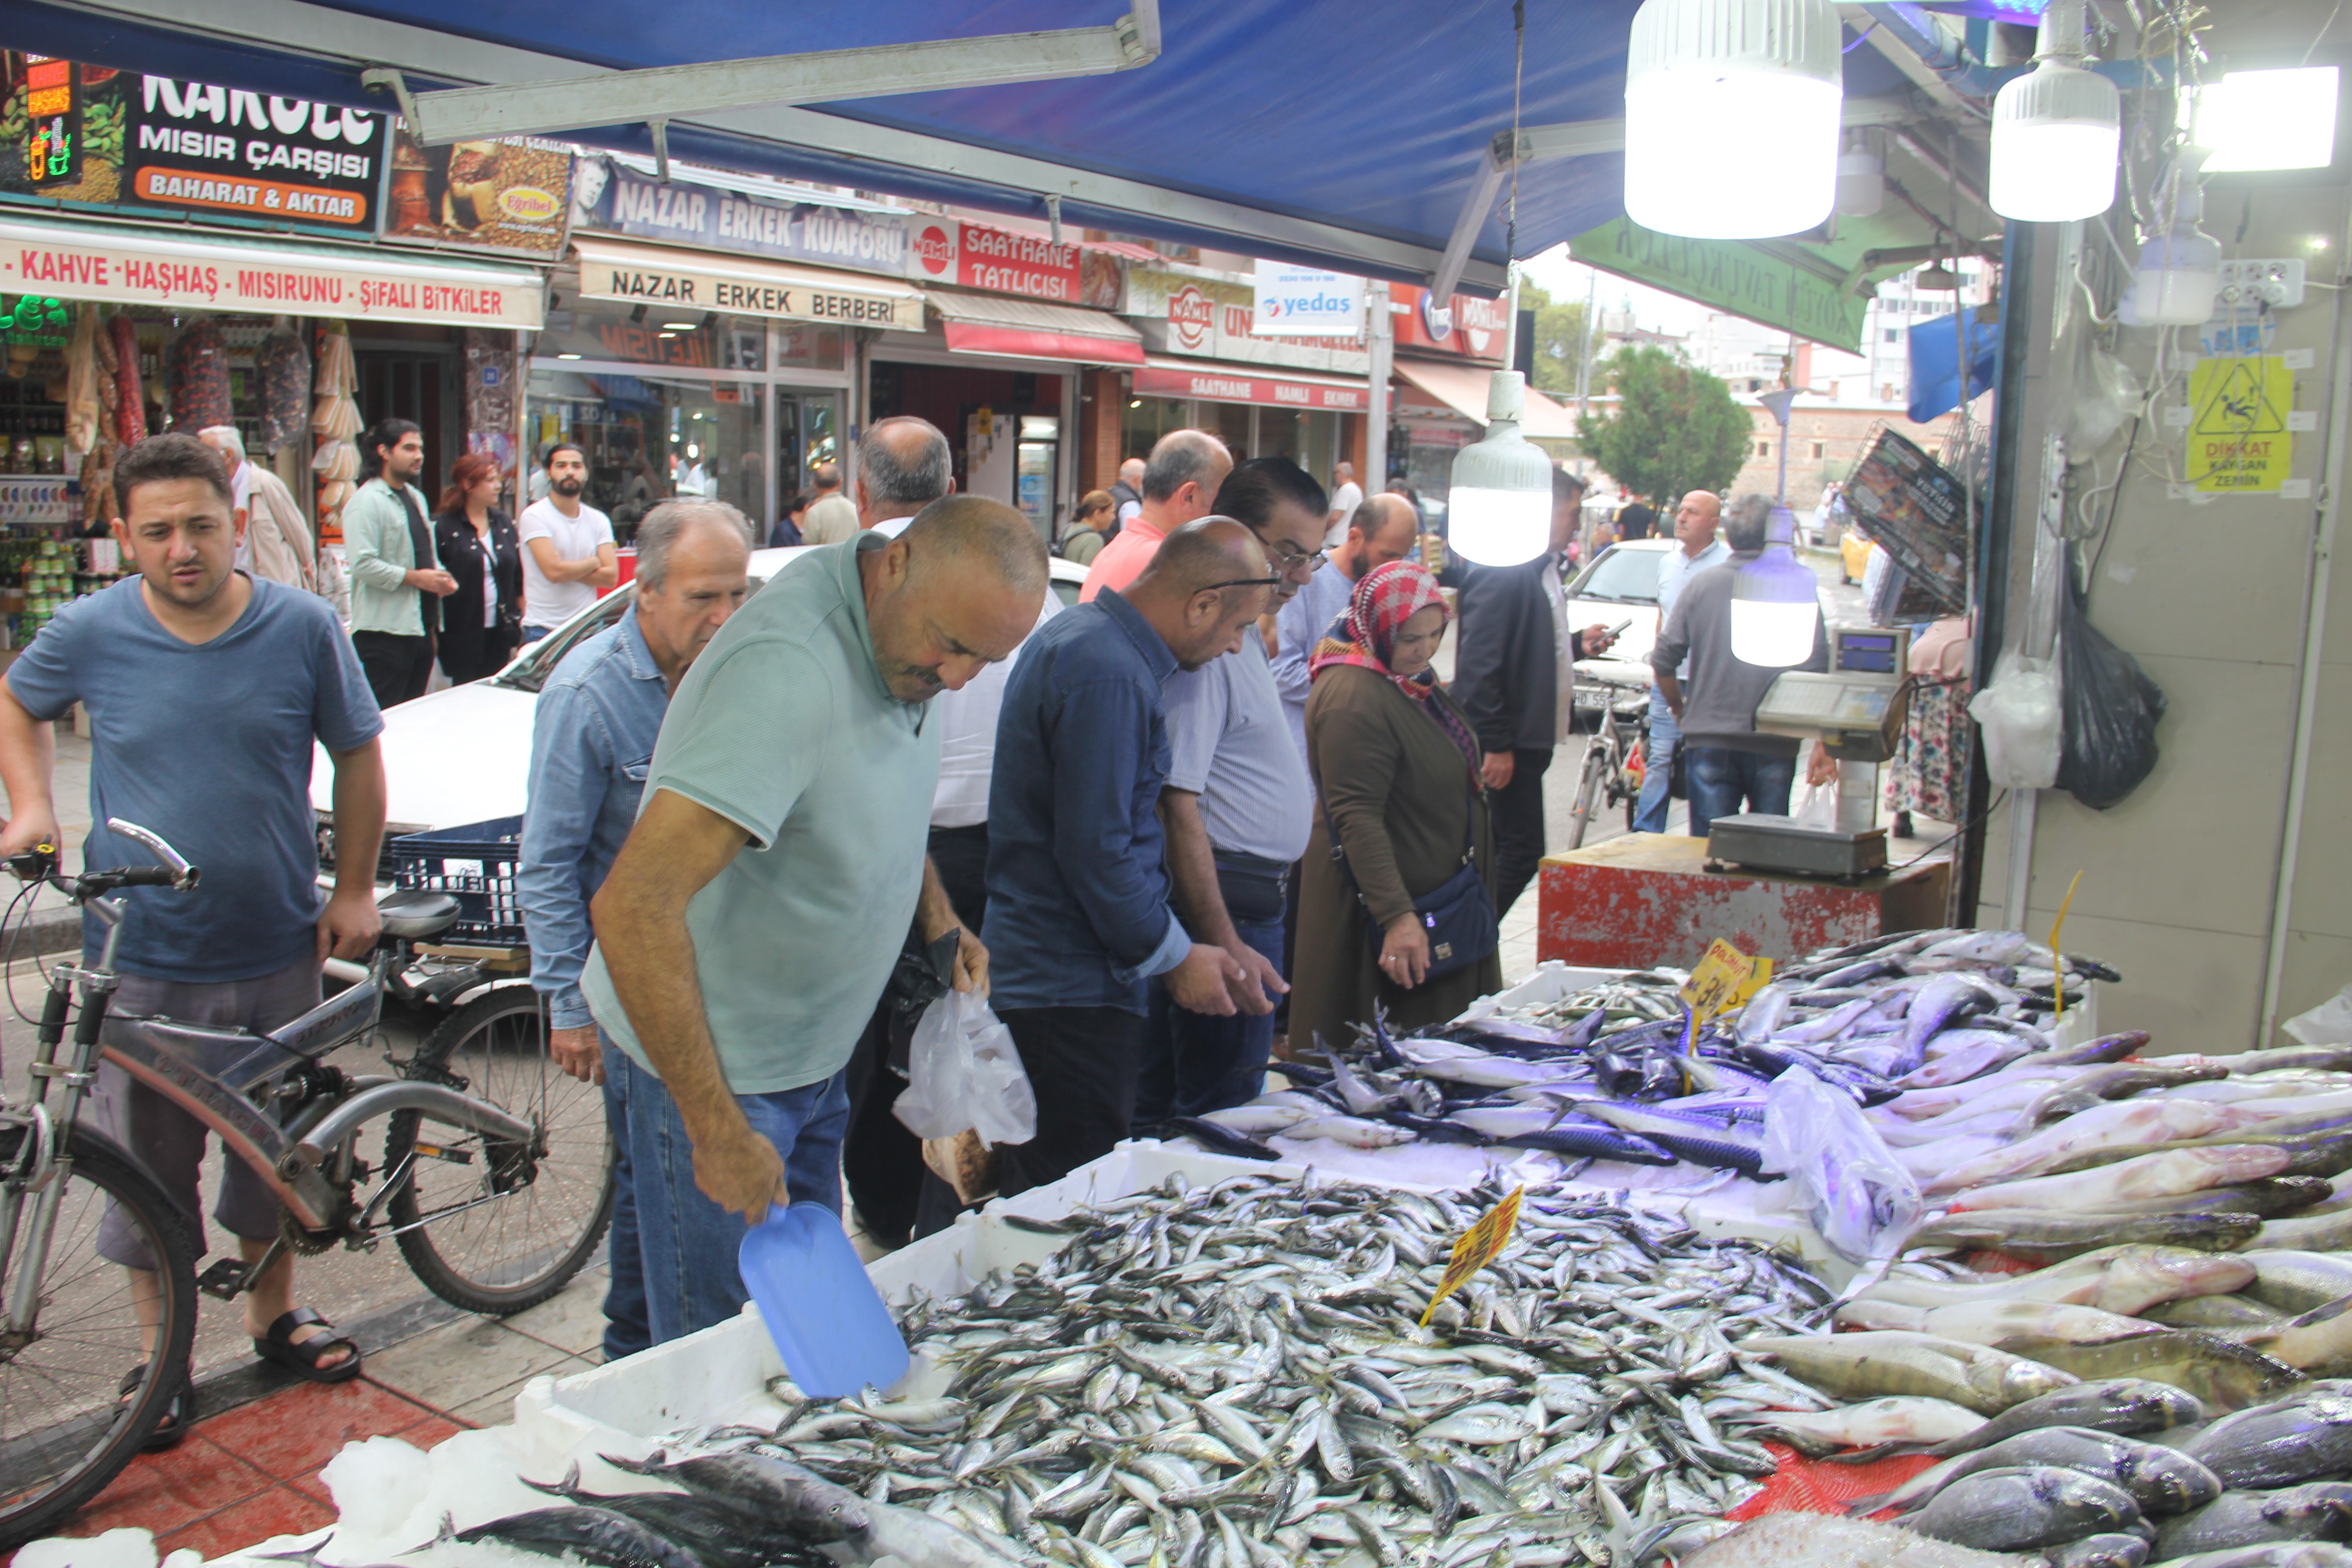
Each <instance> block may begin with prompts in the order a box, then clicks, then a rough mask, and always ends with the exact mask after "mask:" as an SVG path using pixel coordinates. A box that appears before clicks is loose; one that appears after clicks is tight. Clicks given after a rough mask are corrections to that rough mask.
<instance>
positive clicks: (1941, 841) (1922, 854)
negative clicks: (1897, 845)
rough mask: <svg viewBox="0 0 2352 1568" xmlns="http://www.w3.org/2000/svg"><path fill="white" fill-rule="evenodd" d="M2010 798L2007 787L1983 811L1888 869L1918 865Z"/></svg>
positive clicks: (1977, 824)
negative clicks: (1901, 862) (1898, 864)
mask: <svg viewBox="0 0 2352 1568" xmlns="http://www.w3.org/2000/svg"><path fill="white" fill-rule="evenodd" d="M2008 798H2009V791H2007V790H2005V789H2004V790H2002V791H2001V792H2000V794H1999V795H1995V796H1993V797H1992V799H1991V800H1990V801H1989V802H1987V803H1986V805H1985V808H1984V809H1983V810H1982V811H1980V812H1978V813H1977V814H1976V816H1972V817H1970V818H1969V820H1968V821H1966V822H1963V823H1961V824H1960V825H1959V826H1958V827H1955V828H1953V829H1952V830H1951V831H1950V832H1949V833H1948V834H1946V835H1944V837H1941V838H1938V839H1937V840H1936V842H1934V843H1933V844H1930V845H1928V846H1927V847H1926V848H1925V849H1922V850H1920V851H1919V853H1917V854H1916V855H1914V856H1913V857H1911V858H1909V859H1908V860H1906V861H1904V862H1903V864H1901V865H1900V866H1892V867H1889V868H1887V869H1888V870H1889V871H1908V870H1909V869H1910V868H1912V867H1914V866H1916V865H1917V864H1918V863H1919V862H1920V861H1922V860H1925V859H1926V858H1927V857H1928V856H1930V855H1933V854H1934V853H1935V852H1936V851H1937V850H1938V849H1941V848H1942V847H1944V846H1945V845H1947V844H1949V843H1950V842H1951V841H1952V840H1953V839H1955V838H1958V837H1959V836H1960V835H1961V834H1963V833H1966V832H1967V831H1968V830H1969V829H1970V828H1971V827H1975V826H1979V825H1980V824H1981V823H1983V822H1984V820H1985V819H1986V818H1988V817H1990V816H1992V814H1993V813H1994V812H1996V811H1999V810H2000V803H2001V802H2002V801H2005V800H2007V799H2008Z"/></svg>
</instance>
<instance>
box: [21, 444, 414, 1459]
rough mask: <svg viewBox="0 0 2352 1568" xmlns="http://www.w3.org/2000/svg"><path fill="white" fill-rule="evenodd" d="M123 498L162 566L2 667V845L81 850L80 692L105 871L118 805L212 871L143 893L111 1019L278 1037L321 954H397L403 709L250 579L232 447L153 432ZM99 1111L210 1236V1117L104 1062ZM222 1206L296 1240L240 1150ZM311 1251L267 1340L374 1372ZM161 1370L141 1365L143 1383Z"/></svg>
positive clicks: (331, 629) (320, 625)
mask: <svg viewBox="0 0 2352 1568" xmlns="http://www.w3.org/2000/svg"><path fill="white" fill-rule="evenodd" d="M114 488H115V500H116V501H117V504H118V505H119V506H120V507H121V513H120V514H119V516H118V517H117V519H116V521H115V523H114V536H115V538H116V539H117V540H119V541H120V542H121V545H122V548H123V550H124V552H126V553H127V554H128V555H129V556H130V558H131V564H132V565H133V566H134V567H135V568H136V569H137V571H138V573H139V575H138V576H136V577H127V578H125V579H124V580H123V581H121V582H120V583H118V584H115V585H114V586H113V587H111V588H109V589H107V590H106V591H105V592H103V593H100V594H93V595H90V596H89V597H88V598H85V599H80V600H77V601H76V602H75V603H74V604H72V605H68V607H67V608H66V609H65V610H64V611H62V612H60V613H59V615H58V617H57V619H56V620H54V621H52V622H51V623H50V624H49V625H48V626H47V628H45V629H44V630H43V631H42V632H41V634H40V635H39V636H38V637H36V638H34V639H33V641H32V642H31V643H30V644H29V645H27V646H26V648H25V650H24V651H23V652H22V653H20V654H19V655H18V656H17V658H16V663H15V664H13V665H11V666H10V667H9V668H8V671H7V674H6V676H5V679H0V784H5V785H6V786H7V791H8V802H9V808H10V809H9V820H8V822H7V825H6V826H5V828H0V856H9V855H17V854H22V853H24V852H25V851H26V850H28V849H31V848H32V847H34V846H35V845H37V844H42V843H50V844H54V843H57V842H58V819H57V810H56V807H55V806H54V805H52V804H51V796H50V772H51V767H52V764H53V763H54V761H55V751H54V744H53V742H52V739H51V735H50V731H49V728H48V723H47V721H50V720H55V719H59V718H62V717H64V716H65V715H66V713H68V711H69V710H71V709H72V707H73V705H74V704H75V703H76V702H79V703H80V704H81V705H82V707H83V709H84V710H86V711H87V712H88V713H89V723H90V733H91V745H90V775H89V804H90V817H91V819H92V820H91V826H90V830H89V838H88V840H87V841H86V842H85V843H84V845H83V847H82V863H83V864H84V865H85V866H87V867H93V868H95V867H107V866H138V865H145V864H148V863H149V862H151V861H152V858H153V857H152V856H151V855H150V854H149V853H148V852H147V851H146V850H145V849H143V848H142V847H140V846H139V845H137V844H136V843H133V842H131V841H130V840H127V839H124V838H122V837H119V836H117V835H115V834H112V833H110V832H108V831H107V828H106V821H107V819H108V818H109V817H110V816H111V817H120V818H122V819H124V820H125V821H129V822H135V823H137V824H139V825H140V826H143V827H147V828H150V829H152V830H153V831H154V832H156V833H159V834H161V835H163V837H164V838H165V839H166V840H167V841H168V842H170V843H171V844H172V845H173V847H175V848H177V849H178V850H179V851H180V852H181V853H182V854H183V855H184V856H186V857H187V858H188V859H189V861H190V862H191V863H192V864H194V866H196V867H197V868H200V869H201V870H202V871H203V872H204V881H203V884H202V886H200V887H198V888H196V889H193V890H191V891H188V892H185V893H181V892H174V891H172V890H169V889H154V888H146V889H135V890H133V891H131V892H129V893H126V894H125V895H124V898H125V900H126V902H127V904H128V912H127V915H126V918H125V920H124V921H123V926H122V939H121V945H120V947H119V948H118V949H117V952H116V960H115V966H116V968H117V970H118V971H119V972H120V973H121V976H122V982H121V989H120V990H118V991H117V992H116V993H115V996H114V1002H113V1008H112V1010H113V1011H115V1012H117V1013H120V1014H122V1015H124V1016H142V1015H150V1014H163V1015H165V1016H170V1017H173V1018H179V1019H184V1020H189V1021H193V1022H199V1023H205V1024H212V1025H218V1026H243V1027H246V1028H248V1029H251V1030H254V1031H256V1032H266V1031H268V1030H270V1029H274V1028H276V1027H278V1026H279V1025H281V1024H284V1023H286V1022H288V1021H289V1020H290V1019H293V1018H296V1017H299V1016H301V1015H302V1014H303V1013H304V1012H306V1011H308V1010H309V1009H310V1008H311V1007H313V1006H315V1005H317V1004H318V1001H319V968H320V963H321V961H322V960H324V959H325V958H326V957H327V955H328V954H329V953H330V952H333V953H334V954H336V955H337V956H339V957H342V958H358V957H361V956H362V955H364V954H365V953H367V952H369V951H370V950H371V949H372V948H373V947H374V945H375V940H376V934H377V931H378V930H379V929H380V921H378V919H377V915H376V909H375V896H374V887H373V877H374V871H375V864H376V850H377V847H378V845H379V843H380V842H381V840H382V838H383V808H384V789H383V757H382V755H381V754H380V753H379V752H378V750H377V745H376V736H377V734H378V733H379V732H380V731H382V730H383V718H382V716H381V715H379V714H378V712H377V711H376V705H375V700H374V698H373V697H372V696H371V695H370V694H369V691H368V685H367V679H366V678H365V677H364V676H363V675H362V673H361V671H360V665H359V659H358V658H357V657H356V656H355V655H354V654H353V653H352V645H351V641H350V639H349V638H347V637H344V636H343V632H342V627H341V626H340V625H338V624H337V622H336V620H335V616H334V612H333V611H332V610H331V609H329V608H328V606H327V604H326V601H324V600H323V599H320V598H318V597H316V596H314V595H310V594H305V593H303V592H302V591H301V590H299V589H298V588H288V587H285V586H282V585H280V584H276V583H257V582H256V581H254V580H253V579H252V578H251V577H248V576H247V575H246V574H244V573H242V572H239V571H236V569H235V566H234V565H233V562H234V560H235V556H236V544H237V535H238V529H237V528H236V523H235V521H234V520H233V518H232V515H231V502H230V494H229V483H228V475H227V474H226V472H225V471H224V470H223V468H222V467H221V463H220V459H219V458H216V457H215V456H214V454H213V453H212V451H211V450H210V448H208V447H205V445H204V444H203V443H202V442H200V441H198V440H197V439H196V438H195V437H193V436H189V435H185V434H182V433H178V432H174V433H173V434H170V435H165V436H156V437H151V438H149V439H148V440H145V441H142V442H141V443H140V444H139V445H138V446H136V447H132V448H131V450H130V451H128V452H126V453H124V454H123V456H122V458H121V460H120V461H119V462H118V463H117V464H116V465H115V469H114ZM314 739H315V740H316V741H318V742H321V743H323V744H324V745H325V746H326V748H327V751H328V752H329V754H330V755H331V756H332V757H333V759H334V765H335V786H334V801H335V829H336V835H337V847H338V854H337V856H336V862H335V863H336V866H337V868H338V869H337V873H336V879H335V891H334V894H333V896H332V897H331V898H330V899H328V900H326V901H325V904H324V907H323V908H321V906H320V898H319V890H318V886H317V883H316V881H315V876H316V868H317V849H316V847H315V841H314V839H313V837H312V820H311V815H310V756H311V751H310V748H311V742H312V741H313V740H314ZM103 942H104V931H103V928H102V927H100V925H99V923H98V922H97V921H96V920H95V919H86V921H85V924H84V927H83V943H84V947H83V952H84V961H85V962H89V961H92V960H94V959H95V958H96V957H97V955H98V952H99V950H100V946H101V945H102V944H103ZM86 1114H88V1115H89V1117H90V1118H91V1120H92V1121H93V1122H94V1123H95V1124H96V1125H97V1126H98V1127H100V1128H101V1129H103V1130H104V1131H108V1132H110V1134H111V1135H112V1136H113V1138H114V1140H115V1141H116V1142H118V1143H120V1144H121V1145H122V1146H123V1147H124V1148H126V1149H129V1150H131V1151H132V1152H134V1153H136V1154H137V1155H138V1156H139V1158H140V1159H141V1160H142V1162H143V1163H145V1164H146V1166H147V1168H148V1169H149V1170H150V1171H152V1173H154V1174H155V1176H156V1177H157V1178H158V1179H159V1180H160V1181H161V1182H162V1183H163V1187H164V1190H165V1191H166V1192H168V1193H170V1194H172V1197H173V1201H174V1202H176V1203H177V1204H178V1205H179V1206H180V1208H181V1210H182V1211H183V1213H184V1215H186V1218H187V1221H188V1225H189V1232H190V1235H191V1236H193V1237H196V1238H197V1239H198V1240H199V1242H201V1240H202V1237H203V1236H204V1225H203V1221H202V1218H201V1217H200V1215H199V1212H198V1203H199V1199H198V1194H197V1191H196V1168H197V1165H198V1163H199V1162H201V1160H202V1159H203V1157H204V1149H205V1129H204V1127H203V1125H202V1124H201V1123H200V1122H198V1121H196V1120H195V1119H194V1117H192V1116H190V1115H189V1114H188V1113H187V1112H185V1111H184V1110H180V1109H179V1108H178V1107H177V1106H175V1105H173V1104H172V1103H171V1102H170V1101H168V1100H165V1099H164V1098H163V1096H162V1095H160V1094H158V1093H156V1092H155V1091H154V1090H152V1089H147V1088H145V1087H144V1086H142V1085H139V1084H135V1083H133V1082H132V1081H131V1079H129V1078H128V1077H127V1076H126V1075H125V1074H124V1073H123V1072H122V1071H121V1068H116V1067H115V1066H113V1065H112V1064H110V1063H109V1064H105V1065H101V1066H100V1068H99V1074H98V1083H97V1086H96V1088H95V1089H94V1090H93V1095H92V1099H91V1100H90V1110H89V1111H88V1112H87V1113H86ZM213 1217H214V1219H215V1220H216V1221H218V1222H219V1224H220V1225H221V1226H222V1227H223V1228H224V1229H226V1230H227V1231H228V1232H229V1233H230V1234H231V1235H233V1236H235V1237H236V1238H237V1245H238V1250H239V1252H240V1254H241V1255H242V1256H243V1258H245V1260H246V1261H247V1263H253V1262H257V1261H258V1260H259V1259H260V1258H261V1256H262V1254H263V1253H264V1252H265V1251H267V1250H268V1247H269V1244H270V1243H271V1242H272V1241H273V1240H275V1239H276V1237H277V1236H278V1200H277V1198H276V1196H275V1195H274V1194H272V1193H271V1192H270V1190H269V1188H268V1185H267V1184H264V1183H263V1181H262V1180H261V1178H260V1177H258V1176H257V1175H256V1174H255V1173H253V1172H252V1171H251V1170H250V1169H248V1168H247V1166H246V1165H245V1164H244V1163H243V1162H241V1161H237V1160H230V1161H228V1162H226V1172H225V1173H224V1174H223V1177H222V1181H221V1193H220V1201H219V1203H218V1204H217V1205H215V1207H214V1210H213ZM99 1250H100V1254H101V1255H102V1256H104V1257H106V1258H110V1260H112V1261H114V1262H117V1263H121V1264H123V1265H125V1266H126V1267H129V1268H133V1269H134V1270H135V1269H138V1268H141V1267H142V1265H144V1264H146V1263H147V1261H148V1259H147V1257H146V1254H145V1251H144V1249H143V1248H142V1247H141V1246H140V1244H139V1242H138V1240H137V1239H136V1237H131V1236H129V1235H128V1234H127V1233H125V1232H123V1231H121V1229H119V1228H118V1227H116V1226H114V1225H113V1224H112V1223H111V1216H110V1221H109V1223H108V1225H106V1226H102V1227H101V1229H100V1237H99ZM200 1250H201V1248H200ZM293 1263H294V1259H293V1257H292V1255H291V1254H290V1253H289V1254H287V1255H284V1256H281V1257H280V1258H278V1261H277V1262H276V1263H275V1264H274V1265H272V1266H271V1267H270V1268H269V1269H268V1271H267V1272H265V1273H263V1274H261V1275H259V1276H258V1277H257V1278H256V1279H254V1280H253V1281H252V1282H251V1284H250V1286H249V1287H248V1289H247V1294H246V1300H245V1324H246V1331H247V1332H248V1333H250V1334H251V1335H252V1336H253V1342H254V1349H255V1351H256V1352H257V1353H259V1354H260V1355H261V1356H262V1357H264V1358H265V1359H267V1360H269V1361H273V1362H277V1363H279V1364H281V1365H284V1366H288V1367H290V1368H292V1369H293V1370H294V1371H296V1372H298V1373H300V1374H301V1375H303V1376H305V1377H308V1378H310V1379H312V1380H313V1381H316V1382H320V1383H338V1382H341V1381H343V1380H344V1379H347V1378H352V1377H356V1376H357V1375H359V1370H360V1356H359V1349H358V1347H357V1346H355V1345H354V1344H352V1342H351V1341H350V1340H349V1339H347V1338H345V1337H343V1336H341V1335H340V1334H338V1333H336V1332H335V1331H334V1327H333V1325H332V1324H331V1323H329V1322H328V1321H326V1320H325V1319H324V1318H321V1317H320V1315H319V1314H318V1313H317V1312H316V1311H314V1310H311V1309H310V1308H307V1307H300V1308H298V1307H296V1306H295V1305H294V1268H293ZM135 1289H136V1286H135V1285H134V1290H135ZM145 1372H146V1368H145V1367H144V1366H142V1367H139V1368H136V1369H134V1370H132V1371H131V1373H130V1375H128V1376H127V1377H125V1379H124V1380H123V1392H124V1394H125V1396H126V1397H129V1396H131V1394H135V1393H136V1391H137V1390H138V1389H139V1387H140V1386H141V1382H142V1378H143V1376H144V1374H145ZM194 1414H195V1412H194V1390H193V1387H190V1388H186V1389H183V1390H181V1391H180V1393H179V1394H178V1395H177V1397H175V1398H174V1400H173V1404H172V1405H171V1406H170V1407H169V1409H168V1410H167V1412H166V1414H165V1416H164V1420H163V1425H162V1426H158V1427H157V1428H156V1433H155V1436H154V1437H153V1438H152V1439H150V1442H149V1446H150V1447H167V1446H169V1445H170V1444H171V1443H173V1442H176V1441H178V1439H179V1438H181V1437H182V1436H185V1435H186V1433H187V1429H188V1426H189V1424H190V1422H191V1421H193V1420H194Z"/></svg>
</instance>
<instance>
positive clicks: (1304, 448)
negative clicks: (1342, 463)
mask: <svg viewBox="0 0 2352 1568" xmlns="http://www.w3.org/2000/svg"><path fill="white" fill-rule="evenodd" d="M1291 456H1292V458H1293V460H1295V461H1296V462H1297V464H1298V466H1299V467H1300V468H1305V469H1306V470H1307V472H1308V473H1310V474H1313V475H1314V476H1315V478H1316V480H1317V481H1318V483H1320V484H1322V485H1323V486H1325V487H1326V488H1327V489H1328V487H1329V485H1330V483H1331V465H1332V464H1334V463H1336V462H1338V461H1339V416H1338V415H1337V414H1334V413H1332V412H1331V411H1330V410H1328V409H1326V408H1316V409H1310V410H1308V411H1307V412H1306V413H1303V414H1301V415H1299V416H1298V450H1297V452H1295V453H1293V454H1291Z"/></svg>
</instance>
